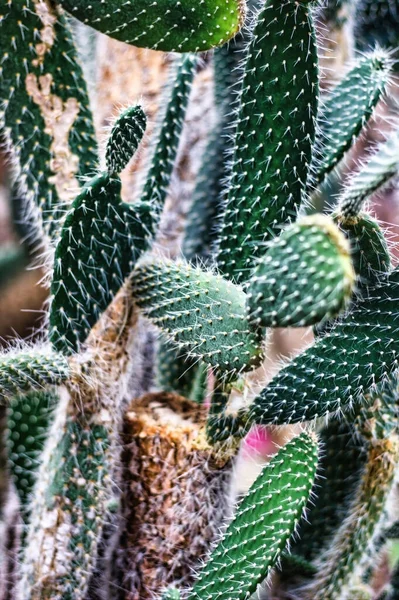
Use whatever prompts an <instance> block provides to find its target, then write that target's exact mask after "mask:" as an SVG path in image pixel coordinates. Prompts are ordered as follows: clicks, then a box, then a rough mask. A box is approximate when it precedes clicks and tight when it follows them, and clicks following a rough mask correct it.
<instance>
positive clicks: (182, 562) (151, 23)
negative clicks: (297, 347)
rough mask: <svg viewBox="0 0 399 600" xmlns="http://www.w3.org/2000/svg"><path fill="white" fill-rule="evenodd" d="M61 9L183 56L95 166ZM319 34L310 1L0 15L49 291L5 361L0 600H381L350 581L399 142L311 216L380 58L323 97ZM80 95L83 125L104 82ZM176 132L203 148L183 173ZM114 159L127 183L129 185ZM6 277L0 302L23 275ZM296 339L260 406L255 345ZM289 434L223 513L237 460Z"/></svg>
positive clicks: (383, 332)
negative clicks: (303, 338)
mask: <svg viewBox="0 0 399 600" xmlns="http://www.w3.org/2000/svg"><path fill="white" fill-rule="evenodd" d="M333 4H334V3H329V4H328V6H327V7H326V11H325V12H324V20H325V24H326V25H327V26H328V24H329V23H330V24H331V26H332V27H336V26H339V12H340V10H341V8H342V5H343V3H342V2H339V3H337V5H336V6H333ZM361 4H362V0H360V2H359V4H358V6H360V5H361ZM365 4H367V3H364V2H363V4H362V5H365ZM382 4H383V2H378V5H379V6H380V5H382ZM347 8H348V7H347ZM64 9H65V10H66V11H67V12H68V13H70V14H72V15H73V16H75V17H76V18H77V19H78V20H80V21H83V22H84V23H87V24H88V25H90V26H91V27H93V28H94V29H97V30H98V31H100V32H102V33H105V34H107V35H109V36H111V37H113V38H116V39H117V40H122V41H125V42H128V43H129V44H131V45H136V46H139V47H145V48H155V49H157V50H158V51H165V52H171V51H177V52H179V53H182V54H181V56H180V55H179V56H177V57H176V58H173V60H172V61H171V62H172V67H171V69H170V72H169V74H168V77H167V79H168V81H167V85H166V86H165V90H162V91H161V93H160V94H158V95H156V94H155V93H154V91H153V90H152V89H151V90H149V92H148V94H145V93H143V99H142V105H141V104H138V102H139V101H141V99H140V98H136V97H132V98H131V100H129V103H128V104H127V103H126V102H123V103H122V102H121V103H120V105H123V107H124V108H123V109H122V110H120V111H119V114H118V116H117V118H116V119H115V120H114V122H113V124H112V125H111V127H110V128H109V131H108V135H107V136H106V139H104V137H103V136H102V135H101V136H100V138H101V139H100V142H101V143H100V144H98V141H97V136H96V134H95V131H94V125H93V117H92V113H91V111H90V106H89V104H90V103H89V97H88V94H87V92H86V84H85V80H84V76H83V72H82V70H81V67H80V65H79V58H78V53H77V52H76V49H75V46H74V38H73V36H72V35H71V32H70V27H72V28H75V27H76V26H77V25H76V22H74V21H73V20H72V21H71V20H70V17H68V16H66V14H65V13H64ZM348 10H349V8H348ZM359 10H360V9H359ZM337 11H338V12H337ZM319 14H320V13H319ZM346 14H349V13H346ZM359 14H361V11H360V12H359ZM370 14H371V13H370ZM246 15H247V17H246ZM317 15H318V8H317V3H316V2H315V3H313V2H311V1H307V0H303V1H298V0H281V1H280V0H279V1H275V0H248V1H244V0H197V1H195V2H194V1H193V0H179V1H178V2H176V1H173V2H172V1H171V0H154V1H152V0H150V1H147V0H145V1H144V0H131V1H130V2H118V1H117V0H110V1H109V2H104V1H103V0H101V1H100V0H93V1H92V2H91V3H84V2H83V1H82V0H78V1H77V2H72V1H71V0H55V2H49V1H48V0H0V129H1V131H0V135H1V138H2V139H4V140H5V143H6V144H5V145H6V149H7V152H8V154H9V156H10V159H11V163H12V166H13V168H12V169H11V182H10V187H11V186H12V190H13V191H12V193H10V197H12V198H14V199H15V202H14V208H13V211H12V212H13V213H14V214H17V213H18V215H19V216H18V219H20V218H21V214H22V215H23V217H26V222H24V223H23V230H24V234H23V235H24V237H27V238H29V240H35V239H36V240H39V239H40V245H39V248H38V252H36V253H35V260H36V261H37V260H38V258H40V257H42V256H43V255H44V256H45V257H46V259H45V260H43V261H42V263H45V266H44V268H45V270H46V277H45V278H44V283H45V284H47V283H48V284H49V289H50V301H49V309H48V310H47V311H46V318H45V320H44V324H43V327H42V328H41V331H40V332H38V333H36V334H35V340H36V341H34V342H31V343H29V345H27V344H26V343H25V342H23V341H18V342H17V343H15V344H14V343H13V344H11V345H10V346H9V347H8V348H6V349H5V350H4V351H2V353H1V355H0V405H2V408H1V415H0V417H1V418H0V429H1V430H0V436H2V433H3V431H2V430H3V429H4V428H6V431H5V434H6V435H5V436H4V440H5V442H6V443H3V442H2V441H0V444H2V445H1V452H0V470H1V473H0V484H1V485H0V488H1V489H0V532H1V535H2V539H1V541H0V595H2V594H3V595H4V598H7V600H8V599H9V598H13V599H14V598H15V600H46V599H48V600H50V599H51V600H89V598H90V600H93V599H94V598H100V597H101V600H111V599H112V600H140V599H145V598H148V599H150V598H151V599H153V598H158V599H160V598H162V599H163V600H179V599H180V598H182V599H185V600H187V599H189V600H248V598H249V597H250V596H251V594H253V593H254V592H256V591H257V589H261V591H262V594H264V596H265V598H267V600H287V598H289V599H290V600H291V599H292V598H295V600H310V599H312V600H322V599H323V600H346V599H351V600H352V599H355V598H368V599H370V600H376V598H374V597H373V593H374V592H373V590H372V581H371V579H370V572H371V568H372V566H373V565H374V563H377V561H376V560H375V558H376V556H377V554H379V553H380V552H381V549H382V548H383V547H384V544H385V541H386V540H387V539H388V538H389V537H390V536H391V533H390V532H392V531H395V528H392V524H393V521H394V520H395V519H396V518H397V515H396V516H395V515H394V514H391V503H390V498H391V496H392V490H393V487H394V486H393V483H394V482H395V478H396V474H397V468H398V467H397V466H398V462H399V443H398V437H397V436H398V434H397V419H398V411H399V408H398V407H399V400H398V398H399V389H398V368H399V313H398V310H397V305H398V302H399V268H398V267H396V268H393V267H392V264H391V256H390V250H389V247H388V244H387V240H386V236H385V232H384V230H383V229H382V228H381V227H380V225H379V224H378V221H377V220H376V219H374V218H373V217H371V216H370V215H369V214H367V213H366V212H365V206H366V204H367V202H368V201H369V200H370V198H371V197H372V195H373V194H375V193H380V192H381V190H382V189H383V187H384V186H385V185H386V183H387V182H393V181H394V180H395V177H396V176H397V172H398V160H397V146H398V145H397V135H398V134H397V132H396V131H392V132H391V133H390V134H389V135H388V137H387V141H386V142H384V143H383V144H381V145H380V146H379V147H378V148H377V150H376V151H374V153H373V154H371V155H370V156H369V158H368V159H367V160H366V161H365V160H362V161H360V164H361V167H360V168H359V169H358V171H357V173H355V175H352V176H350V177H349V178H348V180H347V181H346V182H343V181H342V179H340V178H341V177H342V169H341V170H340V169H336V172H335V177H337V178H338V180H339V190H340V192H339V194H337V195H338V196H339V197H338V203H337V206H336V207H334V208H332V207H326V209H325V213H326V214H321V213H315V211H314V210H311V209H312V206H311V201H313V200H315V199H317V198H318V197H320V195H321V192H322V191H323V190H324V188H326V187H327V184H328V183H329V182H330V180H329V182H326V181H325V180H326V179H327V177H328V175H329V174H330V173H331V172H332V171H333V170H334V169H335V167H336V166H339V165H340V162H341V161H342V159H344V158H345V156H346V155H347V153H348V152H349V151H350V149H351V148H352V147H353V144H354V142H356V140H357V139H359V137H361V136H362V134H363V133H364V130H365V127H366V126H370V124H371V123H372V118H371V117H372V115H373V114H374V109H376V108H377V105H378V103H379V102H380V100H381V99H384V97H385V96H386V95H387V93H388V91H389V90H388V88H389V83H390V81H391V74H392V70H393V65H392V60H391V58H390V57H391V54H392V53H391V50H390V49H389V48H384V49H383V50H381V49H378V48H377V49H375V48H370V49H368V50H367V53H365V54H364V55H362V56H358V57H356V58H355V60H354V62H352V66H349V67H348V69H346V70H345V74H344V76H343V77H341V79H340V80H339V81H338V83H337V84H336V86H335V88H333V90H332V92H330V93H326V94H325V95H324V96H323V95H322V94H323V93H322V92H319V90H322V89H323V86H320V82H321V80H322V76H321V74H320V70H319V66H318V53H319V51H320V49H321V47H322V44H323V41H322V40H321V39H320V36H319V33H318V32H317V31H316V29H315V27H314V22H317ZM245 18H246V19H247V20H245ZM71 23H72V25H71ZM78 27H79V36H80V38H81V36H83V37H84V36H85V35H92V33H93V32H88V31H86V28H85V26H83V25H81V24H79V25H78ZM241 27H242V29H241V30H240V28H241ZM360 30H361V29H360V28H357V31H360ZM348 31H350V20H348V21H347V23H346V26H345V28H341V30H340V35H339V36H338V38H337V39H341V38H342V37H343V36H345V35H346V32H348ZM358 35H360V34H359V33H358ZM104 39H105V38H101V39H99V43H98V44H96V48H97V50H98V49H99V48H100V49H101V43H102V42H104ZM230 40H231V41H230ZM363 41H364V40H363ZM346 42H348V44H347V46H348V47H349V45H350V44H349V41H348V40H346ZM112 43H113V44H114V43H115V44H117V43H118V42H116V41H115V42H112ZM357 43H358V46H359V45H360V44H359V40H358V42H357ZM223 44H224V45H223ZM217 46H220V47H217ZM110 48H111V46H110ZM215 48H216V49H215ZM125 49H126V48H125ZM210 49H214V51H213V53H207V54H205V55H201V54H199V52H200V51H202V50H210ZM129 51H131V49H130V50H129ZM111 52H112V50H111ZM135 52H136V54H135V56H136V59H135V60H137V61H140V60H142V59H143V57H144V56H146V57H147V54H144V53H142V52H141V51H139V50H137V51H135ZM148 56H151V57H156V58H153V59H151V60H154V61H157V60H159V61H160V63H162V59H160V55H159V53H158V54H157V53H153V54H149V55H148ZM161 56H162V55H161ZM91 60H92V61H93V65H94V66H97V61H101V60H103V56H102V54H101V51H100V50H98V54H95V53H94V54H93V56H92V57H91ZM146 60H147V59H146ZM168 61H169V59H168ZM146 64H147V63H146ZM134 66H135V65H134V64H133V62H132V67H134ZM112 67H113V68H114V67H115V69H117V67H118V65H117V64H115V65H114V64H113V65H112ZM161 70H162V69H161ZM144 71H145V69H143V77H145V76H146V75H145V74H144ZM135 73H136V71H135ZM209 73H212V74H213V80H214V81H213V83H214V87H211V85H212V84H211V83H210V80H209V77H208V75H209ZM147 74H148V73H147ZM108 75H109V73H108ZM92 76H93V77H94V78H97V80H96V81H94V82H92V83H93V84H98V85H91V86H90V88H89V89H90V90H91V95H92V97H91V100H92V101H93V108H94V111H95V116H96V127H97V124H98V121H101V120H102V116H100V117H99V118H98V119H97V116H98V114H97V113H99V112H100V111H99V110H98V109H99V103H101V102H102V101H101V99H100V100H99V98H100V96H98V97H96V94H95V93H94V92H95V90H96V89H97V90H100V91H101V90H102V91H104V88H106V87H107V74H106V69H105V70H104V69H97V68H95V69H92ZM135 77H136V75H134V74H132V80H133V84H134V85H135V84H136V83H137V80H136V79H135ZM197 77H198V79H197ZM99 78H100V81H99ZM101 78H102V79H101ZM199 81H200V82H201V88H200V89H201V94H203V96H205V97H206V100H207V102H208V101H209V103H210V104H212V107H211V110H214V117H215V120H214V121H212V120H211V118H209V122H212V123H214V124H215V125H214V127H212V128H209V127H208V130H206V127H204V125H205V123H204V121H206V120H207V119H208V116H209V114H210V113H207V114H206V117H204V116H203V115H202V113H201V112H200V111H199V110H198V106H200V107H202V105H201V101H202V98H200V99H198V85H197V84H198V82H199ZM204 90H205V92H204ZM107 91H108V90H107ZM114 91H116V92H118V91H120V90H110V92H114ZM146 91H147V90H146ZM208 92H209V93H208ZM111 95H112V94H111ZM320 95H321V97H319V96H320ZM113 98H114V96H113ZM154 106H157V107H158V109H159V110H158V116H157V124H156V127H155V128H153V127H152V123H151V119H152V115H153V114H154ZM147 107H148V108H147ZM110 112H113V113H114V110H112V111H110ZM192 113H195V114H194V117H193V114H192ZM103 121H104V122H105V121H106V119H103ZM391 122H394V120H389V119H388V120H387V123H391ZM189 123H191V124H193V123H194V124H195V123H196V124H197V125H193V127H194V126H198V132H196V133H195V135H194V136H193V138H196V137H198V138H201V141H202V142H203V143H202V146H201V147H202V148H204V155H203V156H202V157H196V158H199V160H193V161H192V162H193V163H195V168H192V165H191V159H192V158H193V157H192V156H191V155H190V157H189V158H188V156H186V155H185V154H184V152H185V151H186V150H184V151H183V148H184V149H186V148H187V139H191V137H190V135H189V136H186V132H187V127H188V124H189ZM147 124H148V130H147ZM198 124H200V126H199V125H198ZM146 130H147V134H146V136H145V132H146ZM151 131H154V133H152V134H151V133H150V134H149V133H148V132H151ZM144 136H145V137H144ZM147 138H149V139H148V140H147ZM142 142H143V143H142ZM98 149H99V150H98ZM137 156H139V157H140V159H141V156H144V159H145V160H146V161H147V165H148V166H147V168H146V169H144V182H143V184H142V185H136V184H137V183H138V181H137V180H135V181H134V182H133V183H134V185H129V186H125V185H124V184H125V182H126V181H127V180H129V179H131V178H137V177H138V174H137V171H138V165H139V164H140V159H139V160H138V159H137ZM135 159H136V160H135ZM129 163H131V164H130V167H129V168H128V166H129ZM176 163H177V164H178V168H175V167H176ZM187 165H189V167H187ZM186 170H187V173H186ZM195 171H196V172H197V175H196V180H195V181H194V180H193V178H194V175H191V173H194V172H195ZM182 181H183V186H182V187H179V186H181V182H182ZM122 182H123V185H122ZM323 186H324V187H323ZM183 188H184V190H183ZM170 189H172V191H173V193H172V194H170V193H169V192H170ZM187 189H189V190H193V191H192V204H191V207H189V208H188V216H187V221H186V223H183V222H181V220H180V215H184V214H185V213H186V209H187V206H186V204H185V202H183V203H181V200H182V198H183V199H184V198H185V197H186V196H187V194H186V192H187ZM132 190H134V192H132ZM183 192H184V193H183ZM21 206H22V209H21ZM15 207H16V208H15ZM168 210H171V211H173V217H172V218H164V217H170V215H167V214H165V213H166V212H167V211H168ZM176 221H178V222H176ZM171 222H172V224H173V226H176V227H175V229H176V232H177V233H178V234H180V233H182V237H181V238H178V239H179V242H178V243H180V242H181V250H182V251H181V253H180V254H181V256H180V257H179V258H178V259H177V260H176V259H173V260H172V259H171V258H170V257H171V256H176V255H178V254H179V250H180V248H179V247H176V246H178V244H176V246H175V247H173V248H170V247H169V246H167V247H165V245H164V239H165V238H166V237H167V236H165V235H164V234H165V233H166V234H168V233H169V232H168V231H166V229H167V225H168V224H170V223H171ZM184 225H185V227H184ZM183 231H184V233H183ZM176 232H173V235H174V233H176ZM173 235H172V237H173ZM31 245H32V244H30V247H29V250H30V249H31ZM170 250H171V251H170ZM1 251H2V250H1V248H0V262H2V261H1V257H2V256H3V255H2V254H1ZM4 256H6V260H5V261H4V262H3V263H2V264H4V270H3V269H2V264H0V289H1V290H2V291H3V289H4V286H5V282H6V280H7V278H8V276H9V272H10V269H9V265H10V264H14V258H15V257H16V259H17V260H16V262H17V263H18V265H20V263H19V257H20V253H17V255H13V254H12V255H11V256H10V260H9V259H8V257H7V255H4ZM21 256H22V264H26V261H27V260H28V259H27V256H28V251H27V250H26V251H25V250H24V251H22V253H21ZM19 268H20V266H19ZM3 273H4V277H3V275H2V274H3ZM0 298H1V294H0ZM10 325H12V324H10ZM311 325H314V326H315V333H316V335H315V341H314V342H313V343H312V344H310V345H309V347H307V348H306V349H305V350H303V351H302V352H301V353H300V354H299V355H297V356H296V357H295V358H293V359H292V360H290V361H288V362H287V363H286V364H285V365H284V366H283V367H282V368H281V369H280V370H279V371H278V372H277V373H276V374H275V375H274V376H273V377H272V378H270V377H268V379H267V381H268V382H269V383H268V384H267V385H266V386H265V384H264V383H263V381H262V375H263V371H264V368H265V367H264V365H262V361H263V358H264V355H265V354H266V355H267V353H268V350H269V347H270V344H273V339H274V338H275V336H274V335H273V334H270V332H269V330H270V329H273V328H279V329H280V328H284V329H286V333H287V335H288V334H289V328H290V327H302V326H311ZM156 332H158V333H159V343H158V344H157V343H154V336H155V335H156ZM267 364H268V363H267V362H266V363H265V365H266V368H267ZM259 367H262V368H261V369H258V368H259ZM155 372H156V374H157V377H156V387H157V389H156V390H155V389H154V386H153V381H152V374H153V373H155ZM253 382H255V385H256V389H255V390H254V389H253ZM6 420H7V423H6V424H5V421H6ZM295 423H296V424H298V423H302V425H297V426H296V427H295V428H293V429H292V428H289V429H286V430H285V432H287V439H290V440H291V441H289V442H288V443H286V444H283V446H282V447H281V448H280V449H279V450H278V452H277V453H276V454H275V456H273V457H271V459H270V460H269V461H268V462H267V464H266V465H265V466H264V467H263V469H262V472H261V473H260V475H259V476H258V478H257V479H256V481H255V483H253V485H252V486H251V487H250V488H249V491H248V493H247V494H246V495H244V497H243V499H242V501H241V502H239V503H238V504H237V507H236V508H235V509H234V508H233V505H234V502H233V500H234V497H233V486H232V483H233V482H234V477H235V469H234V465H235V457H236V456H237V453H238V451H239V449H240V443H241V440H242V438H243V437H245V436H246V434H247V433H248V432H249V431H250V429H251V428H252V427H253V426H259V425H265V426H273V427H272V428H270V429H269V434H270V435H274V432H275V428H276V427H278V426H280V425H281V426H285V427H286V426H287V425H292V424H295ZM280 440H281V438H280ZM6 447H8V456H7V455H6V453H5V448H6ZM319 457H320V459H319ZM6 461H8V463H7V464H8V469H7V468H6V465H5V463H6ZM14 488H16V490H17V491H18V494H19V499H20V504H21V506H20V508H19V509H18V507H17V506H16V505H15V507H14V508H13V510H10V508H9V502H10V499H12V498H14V497H15V496H16V494H15V492H14ZM18 510H19V513H18ZM342 511H344V518H343V517H342ZM11 513H12V516H11ZM304 515H305V517H306V518H303V516H304ZM21 517H22V519H23V523H24V530H23V535H22V536H21V539H20V546H21V550H20V553H19V556H18V557H17V556H16V554H15V552H16V548H17V546H18V540H17V537H16V532H17V531H18V528H17V527H16V523H17V522H18V519H21ZM21 522H22V521H21ZM3 532H5V533H4V535H3ZM13 536H14V538H13ZM3 538H4V540H6V541H5V542H4V541H3ZM11 538H13V539H14V541H13V542H12V543H11V541H10V542H8V541H7V540H11ZM371 563H373V564H371ZM11 575H12V576H11ZM396 579H397V577H396ZM396 579H395V577H393V579H392V585H391V588H387V594H388V596H387V597H390V596H389V594H390V593H391V592H390V591H389V590H390V589H391V590H392V594H394V593H395V591H394V590H395V589H396V588H397V582H396ZM263 584H265V585H263ZM260 586H261V587H260ZM392 594H391V596H392ZM1 600H3V597H2V599H1Z"/></svg>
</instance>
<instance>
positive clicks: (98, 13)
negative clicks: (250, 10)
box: [60, 0, 245, 52]
mask: <svg viewBox="0 0 399 600" xmlns="http://www.w3.org/2000/svg"><path fill="white" fill-rule="evenodd" d="M60 4H61V5H62V6H63V7H64V8H65V9H66V10H68V11H69V12H70V13H71V14H72V15H73V16H74V17H75V18H77V19H79V20H80V21H82V23H87V24H88V25H90V26H91V27H94V28H95V29H97V30H98V31H101V32H102V33H105V34H107V35H109V36H111V37H114V38H115V39H117V40H121V41H122V42H127V43H129V44H132V45H133V46H139V47H144V48H154V49H156V50H164V51H166V52H200V51H204V50H210V49H211V48H212V47H214V46H219V45H221V44H223V43H224V42H226V41H227V40H229V39H230V38H231V37H233V36H234V34H235V33H236V32H237V30H238V29H239V28H240V27H241V25H242V21H243V17H244V15H245V3H244V2H242V1H241V0H201V2H199V3H198V2H196V1H195V0H188V1H186V2H178V3H176V2H175V1H173V0H158V1H157V2H154V3H153V4H151V5H148V2H147V1H146V0H133V1H131V2H129V3H121V2H120V1H119V0H112V1H111V2H109V3H108V4H107V5H104V3H103V2H101V0H94V1H93V2H91V3H90V5H87V4H86V3H85V2H83V0H79V1H78V2H72V1H71V0H61V2H60Z"/></svg>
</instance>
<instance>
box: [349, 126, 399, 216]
mask: <svg viewBox="0 0 399 600" xmlns="http://www.w3.org/2000/svg"><path fill="white" fill-rule="evenodd" d="M398 159H399V140H398V134H397V132H394V133H393V134H392V135H391V136H390V137H389V138H388V139H387V140H386V142H384V143H382V144H381V145H380V146H379V148H377V151H376V152H375V153H374V154H372V155H371V156H370V158H369V159H368V160H367V162H366V163H365V164H364V165H363V166H362V167H361V168H360V170H359V171H358V172H357V173H355V175H354V176H353V177H352V178H351V180H350V182H349V183H348V184H347V186H346V188H345V189H344V191H343V193H342V195H341V197H340V208H339V210H340V212H341V213H342V215H343V216H344V217H346V218H350V217H356V216H357V215H358V214H359V212H360V211H361V209H362V206H363V204H364V203H365V201H366V200H368V199H369V198H370V197H371V196H372V195H373V193H374V192H375V191H376V190H378V191H381V189H382V188H383V186H384V185H386V184H388V183H389V182H390V181H391V180H392V178H393V177H395V176H396V175H397V174H398V164H399V160H398Z"/></svg>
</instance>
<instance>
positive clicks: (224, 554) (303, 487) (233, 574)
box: [189, 433, 318, 600]
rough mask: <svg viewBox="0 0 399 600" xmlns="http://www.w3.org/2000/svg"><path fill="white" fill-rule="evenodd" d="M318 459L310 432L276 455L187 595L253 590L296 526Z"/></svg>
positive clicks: (224, 595)
mask: <svg viewBox="0 0 399 600" xmlns="http://www.w3.org/2000/svg"><path fill="white" fill-rule="evenodd" d="M317 463H318V446H317V440H316V438H315V436H314V435H311V434H308V433H302V434H300V435H299V436H298V437H296V438H295V439H294V440H292V441H291V442H289V443H288V444H287V445H286V446H284V448H282V449H281V450H280V451H279V452H278V454H277V455H276V456H275V457H273V458H272V460H271V461H270V463H269V464H267V465H266V466H265V467H264V469H263V471H262V473H261V474H260V475H259V477H258V478H257V480H256V481H255V483H254V484H253V485H252V486H251V488H250V490H249V492H248V493H247V495H246V496H245V497H244V499H243V501H242V502H241V504H240V506H239V507H238V510H237V512H236V515H235V517H234V519H233V521H232V522H231V523H230V525H229V527H228V529H227V531H226V532H225V534H224V535H223V537H222V539H221V540H220V542H219V544H218V545H217V546H216V548H215V550H214V551H213V553H212V554H211V556H210V558H209V560H208V562H207V563H206V565H205V567H204V568H203V570H202V571H201V572H200V574H199V579H198V581H197V582H196V584H195V585H194V588H193V591H192V593H191V594H190V596H189V600H204V598H206V599H207V600H244V599H246V598H249V597H250V595H251V594H252V593H253V592H255V590H256V588H257V586H258V584H259V583H261V582H262V581H263V580H264V579H266V578H267V577H268V575H269V574H270V572H271V569H272V568H273V567H274V565H275V564H276V562H277V561H278V559H279V557H280V555H281V553H282V552H283V551H284V549H285V548H286V546H287V542H288V541H289V538H290V537H291V535H292V533H293V532H294V531H295V528H296V527H297V524H298V521H299V520H300V518H301V516H302V512H303V510H304V508H305V505H306V503H307V501H308V498H309V496H310V493H311V490H312V485H313V481H314V477H315V474H316V468H317Z"/></svg>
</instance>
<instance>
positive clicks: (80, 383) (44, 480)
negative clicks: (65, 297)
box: [18, 289, 135, 600]
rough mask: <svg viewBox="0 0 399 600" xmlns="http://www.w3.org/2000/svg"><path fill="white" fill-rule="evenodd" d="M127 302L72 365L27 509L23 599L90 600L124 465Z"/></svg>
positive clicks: (120, 300) (117, 305)
mask: <svg viewBox="0 0 399 600" xmlns="http://www.w3.org/2000/svg"><path fill="white" fill-rule="evenodd" d="M130 297H131V294H130V293H129V292H128V290H127V289H123V290H121V292H120V295H119V296H118V297H117V298H116V299H115V300H114V302H113V303H112V305H111V306H110V307H109V309H108V310H107V312H106V313H105V314H104V315H103V316H102V318H101V320H100V321H99V323H98V324H97V325H96V327H95V328H94V329H93V331H92V332H91V335H90V338H89V340H88V341H87V349H86V352H85V354H83V355H79V356H76V357H73V358H71V359H70V364H71V376H70V378H69V379H68V381H67V382H66V388H65V389H64V390H63V393H62V397H61V402H60V404H59V406H58V408H57V412H56V415H55V420H54V423H53V425H52V427H51V431H50V434H49V437H48V441H47V444H46V447H45V450H44V452H43V456H42V463H41V466H40V469H39V473H38V478H37V485H36V487H35V490H34V494H33V501H32V504H31V506H30V507H29V510H30V513H31V521H30V528H29V531H28V536H27V544H26V548H25V551H24V555H23V560H22V565H21V572H22V573H21V575H22V576H21V580H20V582H19V588H18V591H19V595H18V597H19V598H21V600H54V599H55V598H60V599H61V598H62V599H63V600H84V598H86V593H87V590H88V585H89V580H90V575H91V573H92V572H93V569H94V567H95V561H96V557H97V552H98V545H99V542H100V538H101V533H102V530H103V526H104V523H105V521H106V515H107V510H108V504H109V502H110V500H111V499H112V497H113V482H114V477H115V473H116V468H117V465H118V466H119V462H120V460H119V454H118V447H119V440H118V438H117V432H118V427H119V421H120V409H121V406H120V404H121V399H122V398H123V395H124V393H125V388H126V382H127V377H128V372H127V370H128V350H129V347H130V343H131V337H132V332H133V333H134V323H135V314H134V312H133V311H132V307H131V303H130ZM54 540H57V543H56V544H55V543H53V542H54Z"/></svg>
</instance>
